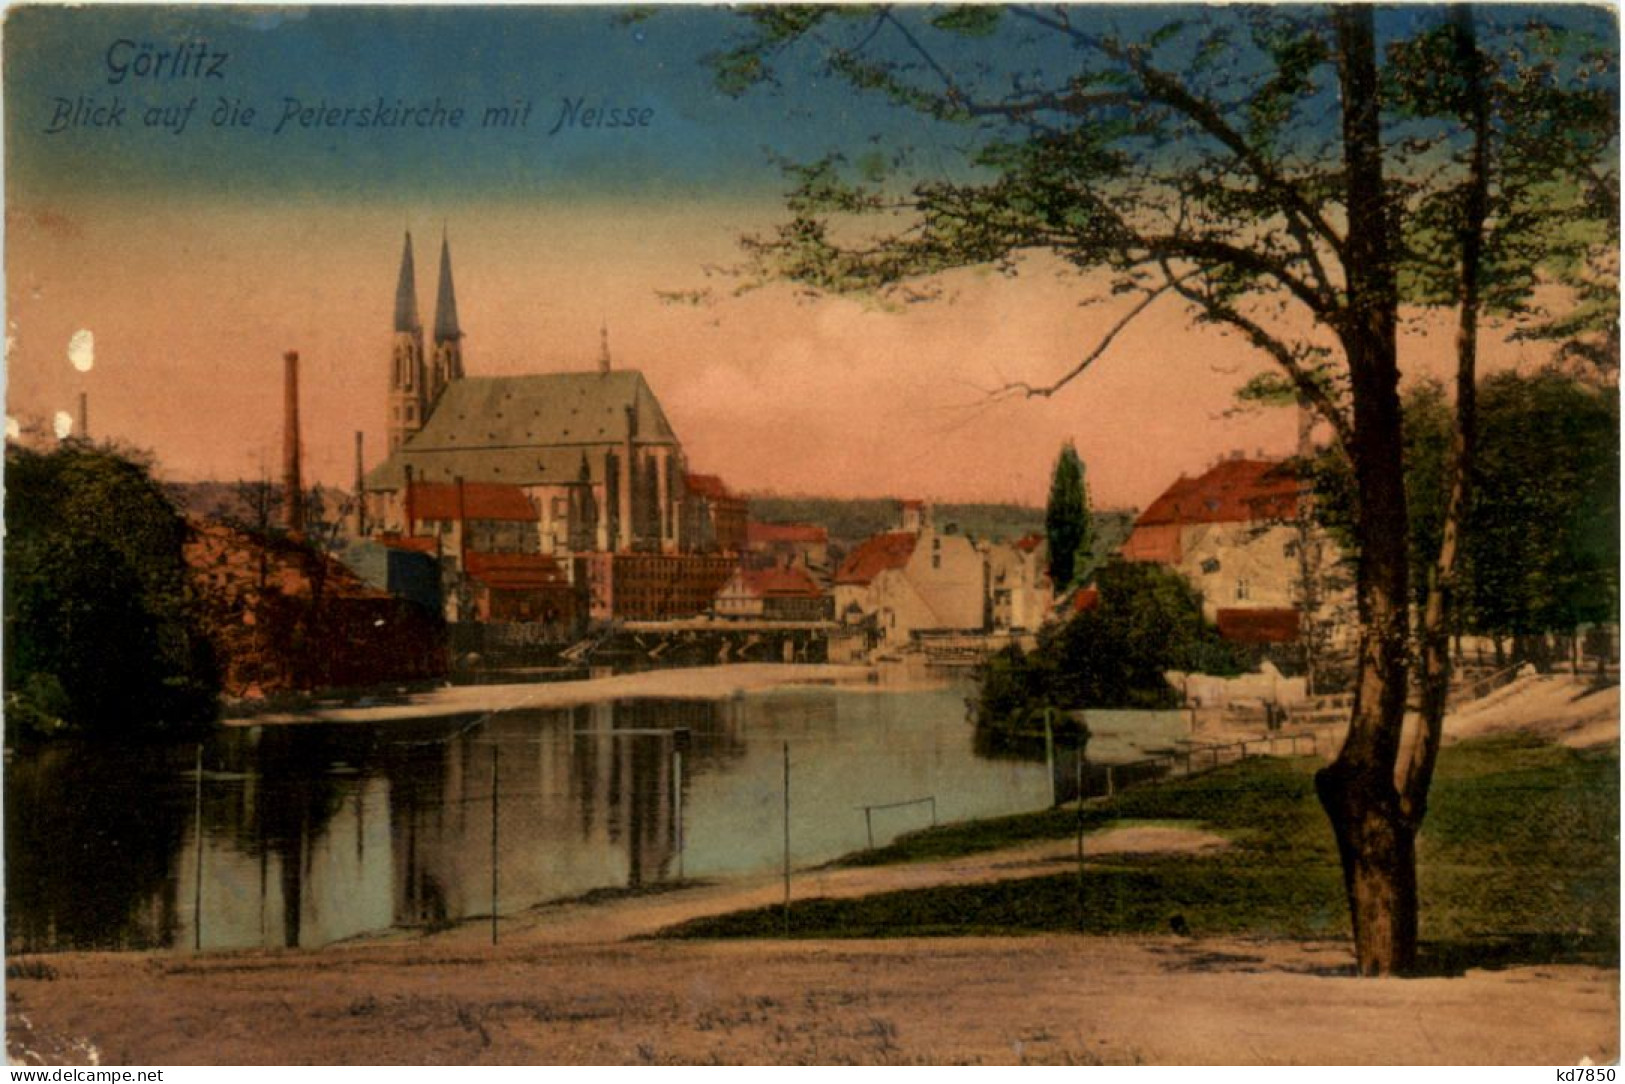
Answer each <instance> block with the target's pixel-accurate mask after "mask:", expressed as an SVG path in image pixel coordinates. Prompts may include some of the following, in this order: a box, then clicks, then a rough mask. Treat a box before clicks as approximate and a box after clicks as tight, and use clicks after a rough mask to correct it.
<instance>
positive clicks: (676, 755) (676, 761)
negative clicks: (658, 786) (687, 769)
mask: <svg viewBox="0 0 1625 1084" xmlns="http://www.w3.org/2000/svg"><path fill="white" fill-rule="evenodd" d="M671 800H672V831H673V832H674V834H675V836H676V840H677V879H678V880H679V881H681V880H682V879H683V751H682V750H681V749H673V750H672V751H671Z"/></svg>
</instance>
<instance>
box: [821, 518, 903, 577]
mask: <svg viewBox="0 0 1625 1084" xmlns="http://www.w3.org/2000/svg"><path fill="white" fill-rule="evenodd" d="M918 541H919V535H916V534H914V533H913V532H911V531H890V532H888V533H886V534H877V535H875V536H874V537H873V538H871V539H868V540H867V541H865V542H864V543H863V544H862V545H860V546H859V547H858V548H857V549H855V550H853V551H852V552H851V553H850V554H848V555H847V558H846V560H844V561H842V562H841V567H840V568H839V569H838V570H837V571H836V573H835V582H836V583H856V584H866V583H869V582H870V581H872V580H873V579H874V578H875V577H876V576H878V575H880V574H881V573H882V572H885V571H887V570H888V569H897V568H902V567H903V566H904V565H906V564H908V559H909V558H910V557H912V556H914V544H915V543H916V542H918Z"/></svg>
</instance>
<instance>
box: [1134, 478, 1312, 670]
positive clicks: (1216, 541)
mask: <svg viewBox="0 0 1625 1084" xmlns="http://www.w3.org/2000/svg"><path fill="white" fill-rule="evenodd" d="M1298 501H1299V481H1298V478H1297V476H1296V475H1295V474H1294V473H1293V471H1292V470H1291V468H1290V467H1289V466H1288V465H1287V464H1285V463H1282V462H1279V461H1276V460H1269V459H1263V458H1257V459H1243V458H1240V457H1239V456H1232V457H1231V458H1229V459H1225V460H1222V461H1220V462H1219V463H1216V464H1214V465H1213V466H1212V467H1211V468H1209V469H1208V471H1207V472H1206V473H1204V474H1202V475H1200V476H1198V477H1196V478H1185V477H1181V478H1180V479H1179V480H1178V481H1177V482H1175V483H1174V484H1173V485H1171V486H1169V487H1168V489H1167V491H1165V492H1164V493H1163V494H1162V496H1160V497H1158V498H1157V499H1156V500H1155V501H1153V502H1151V506H1150V507H1149V508H1147V509H1146V510H1145V511H1144V512H1143V513H1141V515H1140V517H1139V518H1138V519H1136V520H1135V521H1134V532H1133V533H1132V534H1131V535H1129V538H1128V541H1127V542H1125V543H1124V544H1123V550H1122V556H1123V559H1124V560H1128V561H1152V562H1155V563H1157V564H1163V565H1168V566H1170V567H1172V568H1175V569H1177V570H1178V571H1179V572H1180V573H1181V574H1182V575H1184V576H1185V578H1186V579H1187V580H1189V581H1190V583H1191V585H1192V586H1193V587H1195V588H1196V589H1197V590H1198V591H1199V592H1201V595H1202V612H1203V615H1204V616H1205V617H1206V618H1207V619H1208V620H1209V621H1213V622H1215V623H1217V624H1218V626H1219V630H1220V632H1221V633H1222V634H1223V635H1225V636H1226V637H1227V638H1230V639H1234V640H1239V641H1243V642H1248V643H1285V642H1289V641H1292V640H1295V639H1297V636H1298V605H1299V601H1300V599H1299V592H1300V590H1301V581H1302V577H1303V561H1302V559H1301V558H1300V555H1299V552H1298V550H1299V546H1300V544H1301V541H1302V534H1301V531H1300V528H1299V526H1298V524H1297V518H1298ZM1312 544H1313V545H1317V546H1318V545H1319V544H1320V543H1319V542H1318V540H1317V541H1314V542H1312Z"/></svg>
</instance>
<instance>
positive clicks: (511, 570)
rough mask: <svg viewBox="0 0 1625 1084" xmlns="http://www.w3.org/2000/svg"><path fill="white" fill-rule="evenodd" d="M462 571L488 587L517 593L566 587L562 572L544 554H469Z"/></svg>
mask: <svg viewBox="0 0 1625 1084" xmlns="http://www.w3.org/2000/svg"><path fill="white" fill-rule="evenodd" d="M463 568H464V570H465V571H466V572H467V573H468V574H469V575H470V576H472V577H473V578H474V579H476V580H478V581H479V582H480V583H483V584H484V585H485V586H487V587H494V588H496V589H498V590H505V591H519V590H525V589H528V588H537V587H558V586H562V585H565V584H566V583H567V582H568V581H567V580H566V578H565V575H564V570H563V569H561V568H560V567H559V563H558V562H557V561H555V560H554V559H553V558H551V557H549V556H548V555H546V554H544V553H469V554H467V555H466V556H465V557H464V561H463Z"/></svg>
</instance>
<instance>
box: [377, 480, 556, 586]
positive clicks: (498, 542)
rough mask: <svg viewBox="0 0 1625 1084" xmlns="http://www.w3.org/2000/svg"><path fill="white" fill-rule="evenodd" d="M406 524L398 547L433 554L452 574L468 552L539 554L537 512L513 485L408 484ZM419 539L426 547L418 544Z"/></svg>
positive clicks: (481, 483)
mask: <svg viewBox="0 0 1625 1084" xmlns="http://www.w3.org/2000/svg"><path fill="white" fill-rule="evenodd" d="M405 520H406V534H405V537H404V538H402V539H400V540H399V541H400V542H403V543H407V544H408V545H411V547H412V548H415V549H420V551H422V552H430V551H431V549H433V548H438V551H439V552H440V554H441V555H443V556H445V557H449V558H451V560H452V561H453V562H455V565H456V567H457V568H461V567H462V564H463V561H462V555H463V554H464V553H467V552H478V553H535V552H537V551H538V550H539V549H540V548H541V536H540V535H539V534H538V533H537V516H536V509H535V508H534V507H533V506H532V505H531V503H530V498H529V497H527V496H525V491H524V490H523V489H521V488H519V487H518V486H515V485H506V484H502V483H497V482H465V481H463V480H461V479H458V480H456V481H454V482H452V483H450V484H446V483H441V482H413V483H411V485H410V486H408V487H407V492H406V507H405ZM423 539H427V540H428V541H429V545H427V546H426V545H424V543H423V542H422V541H419V540H423ZM414 543H415V544H414Z"/></svg>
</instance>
